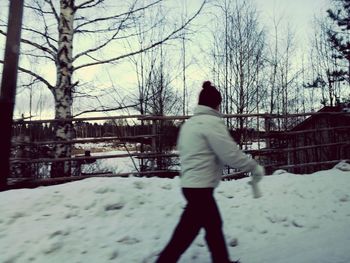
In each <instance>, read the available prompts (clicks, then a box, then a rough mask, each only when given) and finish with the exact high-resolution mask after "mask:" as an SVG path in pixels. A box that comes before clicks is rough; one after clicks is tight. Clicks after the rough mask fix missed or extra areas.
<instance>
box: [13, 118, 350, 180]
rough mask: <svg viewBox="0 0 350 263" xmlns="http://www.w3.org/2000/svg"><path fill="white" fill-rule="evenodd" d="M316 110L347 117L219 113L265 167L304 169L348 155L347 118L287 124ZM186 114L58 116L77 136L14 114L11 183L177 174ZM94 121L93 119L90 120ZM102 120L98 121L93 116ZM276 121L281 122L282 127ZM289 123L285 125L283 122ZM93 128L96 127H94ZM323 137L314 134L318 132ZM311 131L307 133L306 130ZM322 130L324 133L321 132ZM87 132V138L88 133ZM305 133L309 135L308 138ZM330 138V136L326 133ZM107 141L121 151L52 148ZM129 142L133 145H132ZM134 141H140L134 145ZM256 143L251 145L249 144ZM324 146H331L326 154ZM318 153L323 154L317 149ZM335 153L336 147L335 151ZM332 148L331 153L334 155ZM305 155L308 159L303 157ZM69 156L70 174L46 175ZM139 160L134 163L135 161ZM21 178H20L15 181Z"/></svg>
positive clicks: (231, 174) (229, 173) (235, 174)
mask: <svg viewBox="0 0 350 263" xmlns="http://www.w3.org/2000/svg"><path fill="white" fill-rule="evenodd" d="M313 116H318V117H320V118H333V119H336V118H338V117H339V116H341V117H342V118H343V117H345V120H348V119H350V113H348V112H317V113H315V112H312V113H303V114H290V115H276V114H241V115H238V114H230V115H223V118H225V119H229V120H230V121H231V123H234V122H235V121H236V120H238V119H241V120H242V119H243V121H244V123H245V128H244V129H241V130H239V129H231V130H230V132H231V135H232V136H233V137H234V138H235V140H236V141H238V142H239V143H240V145H241V147H242V149H243V150H244V151H245V152H246V153H248V154H250V155H252V156H253V158H255V159H257V160H258V161H259V162H260V163H262V164H263V165H264V166H265V168H266V170H267V171H268V173H272V172H273V171H274V170H276V169H284V170H288V171H291V172H298V173H305V172H314V171H317V170H320V169H327V168H330V167H332V166H333V165H334V164H336V163H338V162H340V161H341V160H347V161H349V160H350V122H349V123H346V122H345V123H344V122H342V123H339V125H335V126H334V123H333V124H332V125H333V126H329V127H327V126H324V127H322V128H320V127H317V125H316V126H315V125H314V126H313V127H308V129H305V130H293V129H291V128H289V127H290V126H294V127H295V125H296V124H298V123H299V124H300V123H302V122H303V121H305V119H308V118H312V117H313ZM189 117H190V116H141V115H130V116H112V117H91V118H74V119H68V120H60V121H72V123H73V124H74V129H75V131H76V132H75V134H76V137H75V138H74V139H73V140H71V141H65V142H57V141H55V140H54V137H53V128H52V127H53V125H52V124H54V123H55V122H57V120H33V121H23V120H15V121H14V126H13V142H12V149H13V151H12V152H13V154H12V158H11V167H12V171H13V173H12V176H11V177H10V178H9V180H8V181H9V184H10V185H11V184H13V185H16V186H17V187H21V186H22V185H23V182H24V183H25V184H26V185H27V186H28V185H29V184H33V185H38V184H41V185H42V184H51V183H55V182H66V181H72V180H78V179H83V178H87V177H91V176H128V175H134V176H160V177H174V176H176V175H177V174H178V172H179V171H178V167H179V166H178V165H179V161H178V156H177V154H176V152H174V147H175V144H176V138H177V134H178V130H179V128H180V126H181V124H182V123H183V122H184V121H185V120H186V119H187V118H189ZM94 121H95V123H94V124H92V123H91V122H94ZM97 121H98V122H101V121H103V122H104V123H102V124H97V123H96V122H97ZM276 123H284V125H285V128H286V127H287V126H289V127H287V128H289V129H288V130H282V129H281V126H278V125H276ZM286 124H288V125H286ZM94 129H96V130H94ZM321 133H322V134H328V133H332V134H333V135H332V136H326V137H327V140H321V141H322V143H317V142H319V141H320V139H319V138H318V137H319V136H321V135H322V134H321ZM310 134H311V135H312V136H311V137H310V136H309V135H310ZM307 136H309V137H310V138H314V140H312V139H311V140H308V142H307V144H304V145H300V144H297V143H296V141H300V138H304V137H305V138H306V137H307ZM322 136H323V135H322ZM87 137H89V138H87ZM309 137H307V138H309ZM330 138H332V139H330ZM97 142H109V143H113V146H114V147H118V146H119V147H122V149H124V150H125V153H122V154H108V155H97V154H95V153H91V152H88V151H87V152H85V153H84V154H76V155H74V156H72V157H70V158H53V157H52V153H51V149H52V146H53V145H55V144H62V143H65V144H71V145H72V146H73V147H74V146H75V145H77V144H78V143H79V144H85V143H97ZM130 145H132V147H133V149H132V151H130ZM135 145H137V146H138V147H137V148H135ZM252 145H256V147H255V148H251V147H252ZM322 149H328V150H329V149H330V154H328V155H325V154H323V153H322V152H323V151H322ZM321 153H322V154H321ZM333 153H336V154H335V155H334V154H333ZM308 154H314V155H315V156H316V157H318V158H320V159H318V160H315V159H314V158H308V159H305V158H297V157H298V156H302V155H308ZM332 154H333V155H334V156H333V157H332ZM125 157H128V158H132V160H133V163H134V169H133V171H127V172H119V173H115V172H113V171H99V170H98V169H97V170H94V171H91V172H90V173H88V174H86V173H84V172H82V170H81V166H82V165H84V166H89V165H92V164H93V163H95V162H97V161H98V160H100V159H109V158H115V159H118V158H125ZM305 160H306V161H305ZM63 161H69V162H71V163H72V164H73V168H74V171H72V176H71V177H65V178H50V177H49V176H48V174H49V170H50V164H51V163H53V162H63ZM136 162H137V163H136ZM224 173H225V176H224V179H237V178H241V177H244V176H246V174H243V173H241V172H239V171H235V170H233V169H230V168H226V169H225V170H224ZM19 182H21V184H20V183H19Z"/></svg>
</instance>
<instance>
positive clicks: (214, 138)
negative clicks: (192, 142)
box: [205, 121, 258, 172]
mask: <svg viewBox="0 0 350 263" xmlns="http://www.w3.org/2000/svg"><path fill="white" fill-rule="evenodd" d="M205 133H206V138H207V140H208V143H209V145H210V147H211V148H212V150H213V151H214V152H215V154H216V155H217V156H218V157H219V159H220V160H221V162H222V163H224V164H226V165H229V166H231V167H233V168H237V169H240V170H242V171H244V172H252V171H254V169H255V168H256V167H257V165H258V163H257V162H256V161H255V160H254V159H252V158H250V157H249V156H248V155H246V154H245V153H244V152H243V151H242V150H241V149H239V147H238V145H237V144H236V142H235V141H234V140H233V139H232V137H231V136H230V134H229V132H228V130H227V128H226V126H225V125H224V124H223V123H222V122H221V121H217V122H216V123H215V125H212V127H210V129H208V131H205Z"/></svg>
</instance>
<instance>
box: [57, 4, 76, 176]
mask: <svg viewBox="0 0 350 263" xmlns="http://www.w3.org/2000/svg"><path fill="white" fill-rule="evenodd" d="M60 7H61V12H60V23H59V27H58V31H59V40H58V53H57V58H56V69H57V81H56V86H55V88H54V90H53V95H54V99H55V119H56V120H60V119H66V118H71V117H72V112H71V110H72V103H73V98H72V93H73V91H72V89H73V85H72V73H73V66H72V50H73V21H74V0H61V1H60ZM55 136H56V140H57V141H67V140H71V139H72V138H73V126H72V122H71V121H58V122H56V125H55ZM71 153H72V151H71V145H69V144H57V145H56V146H55V148H54V157H55V158H62V157H70V156H71ZM70 174H71V164H70V162H59V163H53V165H52V169H51V177H60V176H70Z"/></svg>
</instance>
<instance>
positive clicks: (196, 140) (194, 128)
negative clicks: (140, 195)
mask: <svg viewBox="0 0 350 263" xmlns="http://www.w3.org/2000/svg"><path fill="white" fill-rule="evenodd" d="M221 101H222V97H221V94H220V92H219V91H218V90H217V88H216V87H215V86H214V85H212V83H211V82H210V81H205V82H204V83H203V85H202V90H201V92H200V94H199V100H198V105H197V107H196V108H195V111H194V115H193V116H192V117H191V118H190V119H189V120H187V121H186V122H185V123H184V124H183V125H182V127H181V129H180V134H179V137H178V141H177V148H178V151H179V156H180V163H181V175H180V180H181V188H182V193H183V195H184V197H185V199H186V201H187V205H186V207H185V209H184V211H183V214H182V216H181V218H180V221H179V223H178V225H177V226H176V228H175V230H174V232H173V235H172V237H171V239H170V241H169V243H168V244H167V245H166V247H165V248H164V249H163V251H162V252H161V253H160V255H159V257H158V259H157V260H156V263H175V262H177V261H178V260H179V258H180V257H181V255H182V254H183V253H184V252H185V251H186V249H187V248H188V247H189V246H190V245H191V243H192V242H193V240H194V239H195V238H196V236H197V235H198V233H199V231H200V230H201V228H204V229H205V239H206V243H207V246H208V248H209V250H210V253H211V258H212V262H213V263H234V262H237V263H238V262H239V261H230V258H229V253H228V249H227V246H226V241H225V237H224V234H223V231H222V226H223V222H222V219H221V215H220V212H219V209H218V206H217V204H216V201H215V198H214V189H215V188H216V187H217V186H218V184H219V182H220V180H221V175H222V168H223V164H226V165H229V166H231V167H233V168H237V169H240V170H242V171H244V172H251V175H252V182H253V183H254V185H255V186H256V185H257V183H258V182H259V181H260V180H261V179H262V177H263V176H264V175H265V171H264V168H263V167H262V166H260V165H259V164H258V163H257V162H256V161H255V160H254V159H252V158H250V157H249V156H247V155H246V154H244V153H243V152H242V151H241V150H240V149H239V147H238V146H237V144H236V143H235V142H234V140H233V139H232V138H231V136H230V134H229V132H228V130H227V128H226V126H225V124H224V122H223V120H222V119H221V114H220V112H219V110H220V104H221Z"/></svg>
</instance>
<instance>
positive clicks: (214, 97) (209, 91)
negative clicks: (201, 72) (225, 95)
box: [198, 80, 222, 109]
mask: <svg viewBox="0 0 350 263" xmlns="http://www.w3.org/2000/svg"><path fill="white" fill-rule="evenodd" d="M221 101H222V97H221V94H220V92H219V91H218V90H217V88H216V87H215V86H214V85H212V84H211V82H210V81H209V80H207V81H204V82H203V85H202V90H201V92H200V93H199V100H198V105H203V106H208V107H211V108H213V109H216V108H217V107H218V106H219V105H220V104H221Z"/></svg>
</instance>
